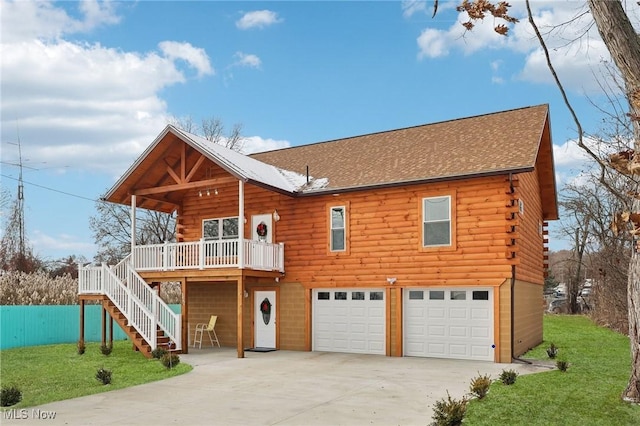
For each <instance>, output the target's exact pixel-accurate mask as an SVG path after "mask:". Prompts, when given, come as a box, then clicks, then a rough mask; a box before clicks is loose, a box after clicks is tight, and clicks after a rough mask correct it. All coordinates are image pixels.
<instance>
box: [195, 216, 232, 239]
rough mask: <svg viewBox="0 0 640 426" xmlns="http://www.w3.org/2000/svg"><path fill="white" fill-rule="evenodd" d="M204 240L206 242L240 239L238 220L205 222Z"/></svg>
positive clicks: (225, 219)
mask: <svg viewBox="0 0 640 426" xmlns="http://www.w3.org/2000/svg"><path fill="white" fill-rule="evenodd" d="M202 238H204V239H205V240H220V239H223V240H229V239H235V238H238V218H237V217H224V218H217V219H205V220H203V221H202Z"/></svg>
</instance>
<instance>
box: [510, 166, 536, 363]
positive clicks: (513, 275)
mask: <svg viewBox="0 0 640 426" xmlns="http://www.w3.org/2000/svg"><path fill="white" fill-rule="evenodd" d="M515 192H516V190H515V188H514V187H513V174H511V173H509V193H510V194H513V193H515ZM515 202H516V201H515V200H514V199H511V206H512V207H513V206H514V205H515ZM516 214H517V213H515V212H512V213H511V219H515V218H516ZM515 228H516V227H515V226H514V225H512V226H511V232H515V230H516V229H515ZM515 242H516V241H515V239H511V244H512V245H513V244H515ZM512 256H513V257H515V256H516V254H515V252H514V253H513V254H512ZM515 290H516V265H515V264H513V265H511V292H510V293H511V333H510V334H511V336H510V339H509V340H510V341H511V361H520V362H524V363H526V364H532V362H531V361H527V360H526V359H522V358H518V357H516V356H514V354H515V319H516V315H515V302H516V296H515Z"/></svg>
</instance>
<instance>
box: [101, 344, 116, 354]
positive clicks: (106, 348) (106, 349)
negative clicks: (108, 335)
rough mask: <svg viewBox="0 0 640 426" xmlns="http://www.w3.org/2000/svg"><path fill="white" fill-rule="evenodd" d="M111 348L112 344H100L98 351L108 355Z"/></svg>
mask: <svg viewBox="0 0 640 426" xmlns="http://www.w3.org/2000/svg"><path fill="white" fill-rule="evenodd" d="M112 350H113V346H112V345H100V352H102V355H105V356H109V355H110V354H111V351H112Z"/></svg>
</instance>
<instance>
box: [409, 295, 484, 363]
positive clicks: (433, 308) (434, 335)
mask: <svg viewBox="0 0 640 426" xmlns="http://www.w3.org/2000/svg"><path fill="white" fill-rule="evenodd" d="M403 300H404V354H405V355H406V356H423V357H433V358H457V359H474V360H484V361H493V360H494V346H493V344H494V342H493V289H490V288H455V289H449V288H445V289H443V288H414V289H411V288H409V289H405V291H404V297H403Z"/></svg>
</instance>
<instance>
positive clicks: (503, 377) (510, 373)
mask: <svg viewBox="0 0 640 426" xmlns="http://www.w3.org/2000/svg"><path fill="white" fill-rule="evenodd" d="M517 377H518V373H517V372H516V371H514V370H502V373H500V381H501V382H502V383H503V384H505V385H512V384H514V383H515V382H516V378H517Z"/></svg>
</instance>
